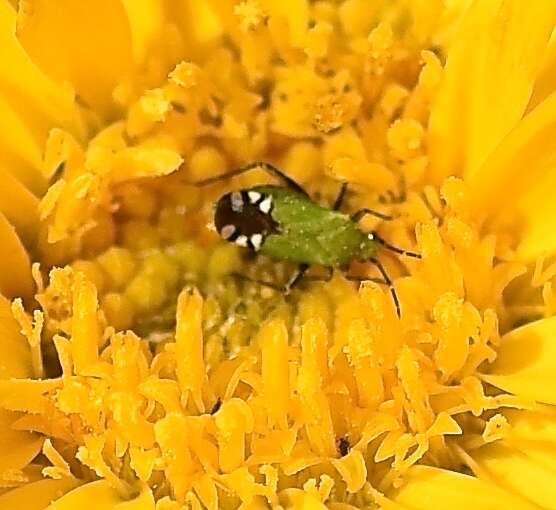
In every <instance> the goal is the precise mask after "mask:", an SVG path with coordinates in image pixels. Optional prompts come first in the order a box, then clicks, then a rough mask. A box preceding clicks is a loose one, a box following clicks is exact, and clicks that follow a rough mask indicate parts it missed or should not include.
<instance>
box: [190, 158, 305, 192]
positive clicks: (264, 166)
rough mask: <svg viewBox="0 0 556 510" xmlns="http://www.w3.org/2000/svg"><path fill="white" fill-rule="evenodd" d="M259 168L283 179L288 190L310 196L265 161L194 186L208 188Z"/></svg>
mask: <svg viewBox="0 0 556 510" xmlns="http://www.w3.org/2000/svg"><path fill="white" fill-rule="evenodd" d="M257 168H260V169H261V170H264V171H265V172H266V173H269V174H271V175H273V176H274V177H277V178H278V179H281V180H282V181H283V182H284V183H285V184H286V185H287V187H288V188H290V189H293V190H295V191H297V192H298V193H301V194H302V195H304V196H308V195H307V192H306V191H305V190H304V189H303V188H302V187H301V186H300V185H299V184H298V183H297V182H295V181H294V180H293V179H292V178H291V177H288V176H287V175H286V174H285V173H284V172H282V171H281V170H279V169H278V168H276V167H275V166H274V165H271V164H270V163H266V162H264V161H256V162H254V163H249V164H248V165H245V166H242V167H239V168H236V169H235V170H232V171H231V172H226V173H224V174H221V175H217V176H215V177H209V178H208V179H203V180H201V181H197V182H195V183H192V184H194V185H195V186H208V185H209V184H214V183H215V182H219V181H223V180H226V179H229V178H231V177H236V176H238V175H241V174H244V173H247V172H250V171H252V170H256V169H257Z"/></svg>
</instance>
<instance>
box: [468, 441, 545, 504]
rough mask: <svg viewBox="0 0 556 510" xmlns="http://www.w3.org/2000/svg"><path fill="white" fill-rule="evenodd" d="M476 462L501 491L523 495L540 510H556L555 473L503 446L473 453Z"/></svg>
mask: <svg viewBox="0 0 556 510" xmlns="http://www.w3.org/2000/svg"><path fill="white" fill-rule="evenodd" d="M473 459H474V460H475V461H476V462H477V463H478V464H479V466H480V467H481V468H483V469H485V471H486V472H487V473H488V476H491V477H492V479H493V480H494V481H495V482H496V483H497V484H500V486H501V487H505V488H506V489H507V490H508V491H511V492H516V493H518V494H521V495H522V496H523V497H525V498H527V499H529V500H530V501H532V502H534V503H536V504H537V505H539V506H540V507H541V508H546V509H547V510H548V509H556V470H554V469H553V470H552V471H551V470H549V469H546V468H544V467H543V466H541V465H540V464H538V463H536V462H535V461H534V460H532V459H531V458H529V457H528V456H527V455H526V454H524V453H522V452H520V451H519V450H515V449H513V448H510V447H508V446H505V445H504V444H501V443H500V442H496V443H492V444H489V445H486V446H484V447H483V448H481V449H479V450H478V451H477V452H474V453H473Z"/></svg>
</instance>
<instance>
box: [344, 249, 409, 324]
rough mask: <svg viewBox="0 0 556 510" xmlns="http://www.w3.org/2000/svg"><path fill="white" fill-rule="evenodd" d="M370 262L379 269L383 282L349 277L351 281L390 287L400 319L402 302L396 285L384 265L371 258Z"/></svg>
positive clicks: (375, 279) (374, 279)
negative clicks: (368, 282)
mask: <svg viewBox="0 0 556 510" xmlns="http://www.w3.org/2000/svg"><path fill="white" fill-rule="evenodd" d="M369 262H372V263H373V264H374V265H375V266H376V268H377V269H378V271H379V272H380V274H381V275H382V278H383V280H380V279H379V278H362V279H360V278H353V277H348V279H349V280H355V281H371V282H375V283H381V284H384V285H388V287H389V288H390V294H392V299H393V300H394V304H395V305H396V314H397V315H398V318H400V317H401V316H402V315H401V311H400V301H399V299H398V295H397V294H396V289H394V285H393V284H392V280H391V279H390V277H389V276H388V273H387V272H386V270H385V269H384V266H383V265H382V263H381V262H380V261H379V260H378V259H375V258H371V259H369Z"/></svg>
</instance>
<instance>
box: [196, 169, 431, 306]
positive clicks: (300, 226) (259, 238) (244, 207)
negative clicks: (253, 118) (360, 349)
mask: <svg viewBox="0 0 556 510" xmlns="http://www.w3.org/2000/svg"><path fill="white" fill-rule="evenodd" d="M257 168H260V169H263V170H265V171H266V172H267V173H269V174H271V175H273V176H274V177H277V178H279V179H280V180H281V181H282V182H283V183H284V184H285V186H276V185H261V186H254V187H252V188H248V189H242V190H239V191H232V192H230V193H226V194H225V195H223V196H222V197H220V199H219V200H218V201H217V202H216V205H215V213H214V225H215V227H216V230H217V231H218V233H219V234H220V236H221V237H222V238H223V239H224V240H226V241H229V242H233V243H235V244H236V245H238V246H241V247H243V248H248V249H250V250H252V251H253V252H256V253H259V254H261V255H267V256H269V257H271V258H273V259H275V260H284V261H289V262H294V263H297V264H298V268H297V270H296V271H295V272H294V273H293V275H292V276H291V277H290V278H289V279H288V281H287V283H286V284H285V286H284V287H283V288H281V290H283V291H285V292H286V293H287V292H289V291H290V289H291V288H292V287H293V286H294V285H295V284H296V283H298V282H299V280H300V279H301V278H302V277H303V275H304V274H305V272H306V271H307V270H308V269H309V267H310V266H311V265H320V266H324V267H326V268H328V270H329V275H330V276H331V275H332V271H333V270H334V268H341V269H346V268H347V267H348V266H349V264H350V263H351V262H352V261H354V260H359V261H363V262H371V263H372V264H374V265H375V266H376V267H377V269H378V270H379V272H380V274H381V276H382V279H376V278H365V280H372V281H375V282H377V283H382V284H386V285H388V287H389V288H390V292H391V294H392V298H393V300H394V303H395V305H396V311H397V313H398V316H400V304H399V300H398V297H397V295H396V292H395V289H394V287H393V285H392V280H391V279H390V278H389V276H388V274H387V273H386V271H385V269H384V267H383V265H382V264H381V262H380V261H379V260H378V259H377V258H376V255H377V252H378V250H379V248H380V246H382V247H384V248H387V249H389V250H391V251H394V252H396V253H398V254H400V255H406V256H408V257H415V258H420V255H419V254H417V253H414V252H411V251H407V250H402V249H400V248H396V247H395V246H393V245H391V244H389V243H387V242H386V241H385V240H383V239H381V238H380V237H379V236H378V235H377V234H376V233H374V232H370V233H366V232H363V231H362V230H361V229H360V228H359V224H358V222H359V220H361V219H362V218H363V217H364V216H366V215H373V216H377V217H379V218H381V219H383V220H389V219H391V218H390V217H389V216H387V215H384V214H381V213H379V212H376V211H373V210H371V209H361V210H360V211H357V212H356V213H355V214H353V215H351V216H349V215H347V214H344V213H342V212H340V208H341V206H342V202H343V200H344V197H345V194H346V190H347V183H343V184H342V186H341V189H340V192H339V194H338V197H337V198H336V200H335V202H334V205H333V206H332V207H331V208H328V207H323V206H321V205H319V204H317V203H315V202H313V201H312V200H311V198H310V197H309V195H308V194H307V192H306V191H305V190H304V189H303V188H302V187H301V186H300V185H299V184H298V183H297V182H295V181H294V180H293V179H291V178H290V177H288V176H287V175H285V174H284V173H283V172H281V171H280V170H279V169H278V168H276V167H274V166H272V165H270V164H268V163H264V162H256V163H251V164H249V165H247V166H244V167H240V168H237V169H235V170H232V171H231V172H228V173H226V174H223V175H219V176H217V177H212V178H210V179H206V180H203V181H200V182H197V183H196V185H199V186H205V185H208V184H212V183H215V182H217V181H220V180H223V179H228V178H230V177H234V176H238V175H241V174H244V173H246V172H249V171H251V170H254V169H257ZM239 276H240V277H242V278H246V277H244V276H242V275H239ZM348 278H349V277H348ZM350 279H356V278H350ZM257 283H260V284H262V285H266V286H269V287H272V288H275V289H280V287H277V286H276V285H274V284H271V283H268V282H261V281H258V282H257Z"/></svg>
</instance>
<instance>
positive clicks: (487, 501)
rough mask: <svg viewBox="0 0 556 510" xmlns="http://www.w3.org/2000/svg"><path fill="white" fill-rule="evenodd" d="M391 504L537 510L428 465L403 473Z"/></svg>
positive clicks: (424, 509)
mask: <svg viewBox="0 0 556 510" xmlns="http://www.w3.org/2000/svg"><path fill="white" fill-rule="evenodd" d="M394 501H396V502H398V503H401V504H402V505H407V506H408V507H409V508H412V509H414V510H445V509H446V508H449V509H450V510H468V509H470V508H473V509H474V510H491V509H494V508H511V509H512V510H533V509H535V508H537V507H535V505H533V504H531V503H528V502H527V501H524V500H523V501H522V500H521V499H518V498H517V496H515V495H513V494H510V493H508V492H506V491H504V490H502V489H501V488H500V487H498V486H497V485H494V484H492V483H489V482H486V481H484V480H479V479H478V478H474V477H472V476H467V475H462V474H461V473H456V472H454V471H447V470H444V469H438V468H433V467H428V466H415V467H412V468H411V469H410V470H409V471H408V472H407V477H406V484H405V485H404V486H403V487H402V488H401V489H400V490H399V492H398V493H397V494H396V496H395V497H394Z"/></svg>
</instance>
